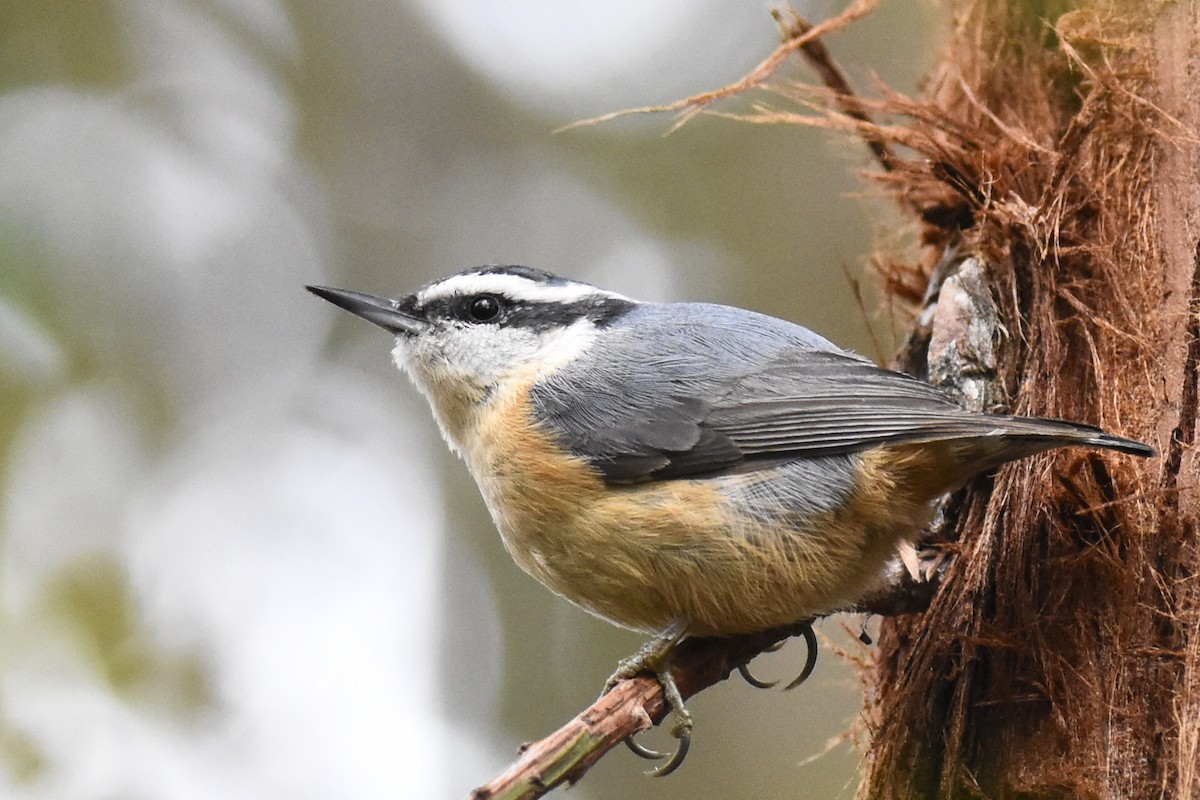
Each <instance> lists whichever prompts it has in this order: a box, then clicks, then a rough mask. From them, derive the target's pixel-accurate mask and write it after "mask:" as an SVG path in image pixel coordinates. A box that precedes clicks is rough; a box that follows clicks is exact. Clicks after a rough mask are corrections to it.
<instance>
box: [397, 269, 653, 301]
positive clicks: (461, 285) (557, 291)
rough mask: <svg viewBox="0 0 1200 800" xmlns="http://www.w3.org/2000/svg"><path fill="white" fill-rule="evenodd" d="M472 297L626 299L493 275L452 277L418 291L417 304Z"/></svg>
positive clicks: (582, 287) (580, 286) (598, 291)
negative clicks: (448, 298) (457, 297)
mask: <svg viewBox="0 0 1200 800" xmlns="http://www.w3.org/2000/svg"><path fill="white" fill-rule="evenodd" d="M473 294H499V295H504V296H505V297H511V298H512V299H513V300H516V301H518V302H527V303H574V302H578V301H580V300H584V299H586V298H589V297H610V298H613V299H617V300H628V299H629V298H627V297H625V296H624V295H620V294H617V293H616V292H610V291H607V290H605V289H597V288H596V287H595V286H588V285H587V284H585V283H573V282H571V281H567V282H566V283H561V284H546V283H537V282H536V281H531V280H530V279H528V278H524V277H521V276H520V275H507V274H505V273H503V272H492V273H487V274H480V273H468V274H465V275H451V276H450V277H449V278H446V279H445V280H442V281H438V282H437V283H435V284H433V285H432V286H428V287H426V288H425V289H422V290H421V291H420V292H418V293H417V304H418V305H424V304H426V303H428V302H429V301H431V300H437V299H441V298H444V297H451V296H454V295H473Z"/></svg>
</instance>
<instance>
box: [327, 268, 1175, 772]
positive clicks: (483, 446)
mask: <svg viewBox="0 0 1200 800" xmlns="http://www.w3.org/2000/svg"><path fill="white" fill-rule="evenodd" d="M306 288H307V289H308V290H309V291H311V292H312V293H313V294H315V295H317V296H318V297H320V298H323V299H324V300H327V301H329V302H331V303H333V304H334V305H336V306H338V307H340V308H342V309H344V310H346V311H349V312H350V313H352V314H354V315H356V316H358V317H361V318H362V319H364V320H366V321H368V322H371V323H374V324H375V325H377V326H379V327H381V328H383V329H384V330H386V331H387V332H388V333H390V334H392V335H393V336H394V342H395V344H394V348H393V350H392V357H393V360H394V362H395V364H396V366H397V367H398V368H399V369H400V370H401V371H403V372H404V373H406V374H407V375H408V376H409V378H411V380H412V382H413V383H414V384H415V386H416V388H417V389H418V390H419V391H420V392H421V393H422V394H424V396H425V397H426V399H427V400H428V402H429V406H430V407H431V409H432V411H433V416H434V417H435V419H436V421H437V425H438V427H439V428H440V430H441V433H442V435H443V437H444V438H445V440H446V442H447V444H448V445H449V447H450V449H451V450H453V451H454V452H455V453H457V454H458V455H459V456H461V458H462V459H463V461H465V463H466V465H467V468H468V469H469V470H470V472H471V474H472V476H473V477H474V479H475V481H476V483H477V485H478V487H479V490H480V492H481V494H482V496H483V499H484V501H485V503H486V504H487V507H488V510H489V511H490V513H491V517H492V519H493V521H494V523H495V526H496V528H497V529H498V530H499V533H500V536H501V537H502V539H503V541H504V544H505V546H506V549H507V550H508V552H509V553H510V554H511V556H512V558H513V559H514V561H515V562H516V563H517V565H518V566H520V568H521V569H523V570H524V571H525V572H527V573H528V574H530V575H531V576H533V577H534V578H535V579H537V580H538V581H539V582H541V583H542V584H543V585H544V586H546V587H547V588H548V589H550V590H551V591H552V592H554V593H556V594H558V595H560V596H561V597H563V598H566V599H567V600H569V601H571V602H572V603H574V604H576V605H578V606H580V607H582V608H583V609H585V610H587V611H589V612H591V613H592V614H594V615H596V616H598V617H601V618H603V619H606V620H608V621H610V622H612V623H614V624H616V625H619V626H622V627H625V628H630V629H633V630H637V631H642V632H645V633H651V634H654V636H653V638H651V639H650V640H649V641H648V642H647V644H646V646H645V647H643V648H642V650H640V651H638V653H637V654H635V655H634V656H633V657H631V658H630V659H626V660H625V661H623V662H621V665H620V666H619V667H618V670H617V673H615V674H614V676H613V677H612V678H611V679H610V682H609V684H608V686H611V685H613V683H614V682H615V681H616V680H618V679H620V678H622V677H630V676H632V675H633V674H636V673H637V672H640V671H643V670H649V671H652V672H653V673H654V674H655V675H656V676H657V677H658V680H659V681H660V683H661V684H662V686H663V690H664V696H665V697H666V698H667V701H668V703H669V705H670V707H671V708H672V711H673V714H674V717H675V726H674V730H673V733H674V734H675V736H676V738H677V739H678V740H679V748H678V750H677V753H676V756H678V758H679V759H680V760H681V758H682V756H681V755H680V753H686V749H687V745H688V742H689V741H690V736H691V730H692V719H691V715H690V714H689V713H688V711H687V709H686V708H685V707H684V704H683V700H682V698H681V696H680V695H679V692H678V689H677V687H675V685H674V680H673V678H672V676H671V672H670V669H669V663H670V655H671V653H672V652H673V650H674V648H675V647H676V646H677V645H678V644H679V642H680V641H682V640H683V639H684V638H686V637H693V636H694V637H725V636H733V635H738V634H747V633H756V632H761V631H767V630H772V629H776V628H780V627H782V626H787V625H794V624H796V623H797V622H800V621H804V620H808V619H812V618H814V617H817V616H821V615H825V614H828V613H831V612H833V611H835V610H838V609H841V608H845V607H847V606H849V605H852V604H853V603H854V602H855V601H856V600H858V599H860V598H862V597H863V596H864V595H865V594H867V593H868V592H869V591H870V590H871V589H872V588H874V587H876V586H877V585H878V584H879V582H880V580H881V575H882V574H883V573H884V571H885V568H886V566H887V565H888V563H889V562H891V561H892V560H893V559H894V558H895V557H896V554H897V552H898V549H899V548H901V547H903V546H904V545H905V544H906V543H912V542H914V541H916V540H917V539H918V537H919V535H920V533H921V532H922V530H923V529H924V528H925V526H926V525H927V523H928V521H929V519H930V517H931V514H932V509H933V504H934V502H935V501H936V500H937V499H938V498H939V497H941V496H943V495H945V494H946V493H948V492H950V491H953V490H955V489H957V488H959V487H961V486H962V485H963V484H965V483H966V482H967V481H968V480H969V479H971V478H972V477H974V476H976V475H979V474H981V473H985V472H988V471H990V470H993V469H995V468H997V467H999V466H1000V465H1002V464H1004V463H1006V462H1009V461H1014V460H1017V459H1021V458H1025V457H1027V456H1031V455H1034V454H1037V453H1040V452H1043V451H1046V450H1050V449H1054V448H1059V447H1066V446H1084V447H1091V448H1101V449H1107V450H1113V451H1117V452H1120V453H1128V454H1132V455H1136V456H1142V457H1148V456H1152V455H1154V454H1155V450H1154V448H1152V447H1150V446H1149V445H1146V444H1143V443H1142V442H1139V441H1135V440H1133V439H1128V438H1124V437H1120V436H1116V435H1113V434H1110V433H1107V432H1105V431H1103V430H1101V429H1100V428H1097V427H1094V426H1092V425H1087V424H1082V423H1078V422H1068V421H1062V420H1053V419H1041V418H1030V417H1017V416H1009V415H1004V414H990V413H979V412H974V411H968V410H965V409H963V408H961V407H960V406H959V405H958V404H957V403H956V402H955V401H954V400H952V399H951V398H950V397H949V396H947V395H946V394H945V393H943V392H942V391H940V390H939V389H937V388H935V387H933V386H932V385H930V384H928V383H925V382H923V381H921V380H918V379H916V378H914V377H911V376H909V375H905V374H903V373H900V372H896V371H893V370H889V369H886V368H883V367H880V366H878V365H876V364H875V363H873V362H872V361H870V360H868V359H866V358H864V357H862V356H860V355H857V354H855V353H853V352H851V351H848V350H845V349H843V348H841V347H838V346H837V345H835V344H834V343H833V342H831V341H829V340H828V339H826V338H824V337H822V336H820V335H818V334H816V333H814V332H813V331H810V330H809V329H807V328H805V327H802V326H801V325H798V324H795V323H792V322H789V321H786V320H783V319H779V318H776V317H772V316H768V315H766V314H762V313H758V312H755V311H751V310H747V309H743V308H736V307H732V306H726V305H717V304H712V303H697V302H673V303H672V302H667V303H660V302H643V301H639V300H635V299H632V298H630V297H627V296H625V295H622V294H619V293H617V292H613V291H608V290H605V289H601V288H599V287H596V286H593V285H591V284H589V283H585V282H582V281H578V280H572V279H568V278H564V277H560V276H558V275H556V274H553V273H550V272H546V271H543V270H539V269H534V268H531V267H524V266H517V265H488V266H480V267H471V268H468V269H465V270H462V271H459V272H456V273H454V274H451V275H448V276H446V277H444V278H441V279H439V280H435V281H433V282H432V283H429V284H427V285H426V286H424V287H423V288H421V289H419V290H418V291H416V292H415V293H413V294H409V295H406V296H402V297H399V298H398V299H389V298H384V297H379V296H376V295H371V294H365V293H362V292H356V291H350V290H346V289H335V288H330V287H323V286H308V287H306ZM636 751H637V750H636V749H635V752H636ZM654 755H660V754H654ZM674 761H675V760H674V759H673V763H671V764H670V765H669V766H670V769H674V767H675V766H678V764H677V763H674ZM667 771H669V769H665V768H664V769H663V770H660V772H659V774H665V773H666V772H667Z"/></svg>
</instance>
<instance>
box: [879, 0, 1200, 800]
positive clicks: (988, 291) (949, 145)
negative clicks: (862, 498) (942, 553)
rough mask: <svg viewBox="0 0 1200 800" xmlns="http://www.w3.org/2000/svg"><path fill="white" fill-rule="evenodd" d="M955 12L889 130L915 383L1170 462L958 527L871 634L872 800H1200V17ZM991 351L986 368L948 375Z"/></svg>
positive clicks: (958, 514) (954, 514)
mask: <svg viewBox="0 0 1200 800" xmlns="http://www.w3.org/2000/svg"><path fill="white" fill-rule="evenodd" d="M951 6H952V7H951V8H950V9H948V10H949V11H951V12H952V13H953V15H954V26H953V30H952V32H951V40H950V43H949V46H948V48H947V50H946V52H945V55H944V57H943V59H942V61H941V63H940V65H939V66H938V67H937V68H936V69H935V71H934V73H933V74H932V76H931V77H930V79H929V81H928V84H927V85H928V88H927V91H926V97H925V98H924V99H923V100H920V101H910V100H907V99H905V98H901V97H891V98H889V99H888V100H887V102H886V103H885V104H884V105H885V106H886V107H885V108H882V109H881V110H885V111H887V112H891V113H896V114H901V115H903V116H904V117H906V118H907V121H906V122H905V123H904V124H903V125H902V126H896V127H895V128H891V129H889V135H890V136H891V137H892V138H893V139H894V140H895V142H897V143H899V144H903V145H906V146H908V147H909V148H912V149H914V150H916V151H917V154H918V156H920V157H919V158H913V159H908V160H905V161H904V162H903V163H902V164H900V165H899V166H898V167H897V168H896V169H895V170H893V171H892V172H890V173H888V174H887V175H886V176H884V178H883V180H884V181H885V185H886V186H887V188H888V190H889V191H891V192H892V193H894V194H895V196H897V197H898V198H900V199H902V200H903V203H904V205H905V207H906V208H908V209H911V210H912V211H913V212H915V215H916V218H917V219H918V224H919V226H920V228H921V234H922V240H923V242H924V244H925V245H927V247H926V249H925V254H926V258H925V259H924V260H922V261H920V262H919V263H906V262H902V261H898V260H892V259H888V258H883V257H881V258H880V259H879V271H880V274H881V276H882V277H883V279H884V285H885V287H886V288H887V290H888V291H889V292H890V293H891V294H892V295H893V296H894V297H895V298H898V299H900V300H902V301H905V302H907V303H908V304H909V305H910V306H911V307H912V309H913V311H914V314H915V315H916V318H917V319H918V320H919V324H917V325H916V326H915V328H914V331H913V334H912V337H911V338H910V341H909V345H908V347H906V349H905V351H904V353H903V354H902V355H903V358H902V361H903V362H904V363H902V366H904V367H906V368H908V369H910V370H912V371H915V372H918V373H921V374H924V375H927V376H928V377H930V378H931V379H934V380H935V381H939V380H940V381H941V382H942V383H944V384H949V385H950V386H951V388H956V389H960V390H961V389H971V387H972V386H974V387H975V390H974V395H975V396H976V397H977V399H978V401H979V402H981V403H983V404H985V405H990V404H992V403H993V402H994V403H995V404H997V405H1000V406H1003V407H1005V408H1008V409H1011V410H1012V411H1013V412H1014V413H1019V414H1029V415H1036V416H1049V417H1062V418H1065V419H1072V420H1082V421H1089V422H1092V423H1095V424H1099V425H1101V426H1103V427H1105V428H1107V429H1109V430H1112V431H1114V432H1117V433H1120V434H1122V435H1126V436H1132V437H1134V438H1141V439H1143V440H1145V441H1148V442H1150V443H1152V444H1154V445H1155V446H1156V447H1158V448H1159V450H1160V452H1161V455H1160V457H1159V458H1157V459H1151V460H1148V461H1144V462H1139V461H1136V460H1134V459H1130V458H1128V457H1124V456H1112V455H1108V454H1105V455H1100V454H1097V453H1093V452H1086V451H1081V450H1068V451H1060V452H1057V453H1053V454H1047V455H1044V456H1040V457H1037V458H1032V459H1027V460H1025V461H1022V462H1019V463H1017V464H1014V465H1010V466H1008V467H1007V468H1005V469H1003V470H1002V471H1001V472H1000V473H999V474H998V475H996V476H995V477H994V478H991V479H987V480H981V481H979V482H977V484H976V485H974V486H972V487H970V488H969V489H968V490H967V491H966V492H965V493H963V494H962V495H961V496H959V497H957V498H955V499H954V500H953V501H952V504H951V506H950V507H949V508H948V509H947V514H948V517H947V518H948V520H949V522H948V523H947V524H946V525H944V526H943V528H942V530H941V531H940V538H942V539H943V542H944V547H946V549H947V550H948V551H950V552H952V553H953V562H952V563H951V565H950V566H949V568H948V569H947V571H946V573H945V576H944V580H943V585H942V588H941V591H940V592H939V593H938V594H937V595H936V596H935V598H934V601H933V603H932V605H931V606H930V608H929V610H928V611H927V612H925V613H923V614H919V615H911V616H906V617H899V618H895V619H891V620H886V621H885V622H884V623H883V629H882V633H881V636H880V649H879V654H878V660H877V664H876V666H875V668H874V671H873V672H872V673H871V674H869V675H868V676H867V681H866V682H867V684H868V698H867V706H868V708H867V718H868V720H869V722H868V725H869V728H870V745H869V752H868V760H867V767H866V775H865V779H864V782H863V784H862V786H861V787H860V791H859V796H860V797H861V798H892V797H930V798H932V797H938V798H958V797H988V798H1003V797H1089V798H1090V797H1105V798H1148V797H1200V766H1198V765H1200V583H1198V578H1197V566H1198V564H1200V547H1198V544H1197V522H1198V520H1200V493H1198V492H1197V477H1198V476H1200V451H1198V449H1197V443H1196V416H1197V377H1198V376H1197V373H1198V362H1200V244H1198V242H1200V146H1198V144H1197V142H1198V137H1200V134H1198V133H1197V132H1198V131H1200V88H1198V85H1197V82H1196V77H1197V75H1198V74H1200V4H1198V3H1197V2H1196V1H1195V0H1187V1H1185V2H1178V3H1167V2H1116V3H1113V2H1101V1H1100V0H1097V1H1096V2H1076V3H1067V2H1053V1H1052V0H1044V1H1043V2H1029V1H1028V0H1024V1H1018V0H966V1H960V2H957V3H953V4H951ZM967 256H969V257H970V258H969V259H966V257H967ZM939 263H940V264H941V269H940V270H935V269H934V267H935V265H936V264H939ZM962 264H967V265H969V270H968V271H967V274H964V275H963V276H962V280H960V276H959V273H960V272H961V265H962ZM935 272H938V273H939V274H937V275H935ZM947 276H950V277H952V278H953V279H954V281H958V282H959V283H962V284H963V285H968V286H977V285H982V286H983V287H984V288H985V291H984V292H983V293H982V297H983V298H984V302H983V306H985V307H986V308H985V309H984V310H982V311H979V310H977V309H978V304H974V305H973V304H972V303H966V304H965V305H964V304H963V303H961V302H957V301H954V300H952V299H950V296H951V295H961V294H962V292H963V289H962V286H960V285H955V286H953V287H947V288H945V290H943V289H944V287H945V284H943V283H942V281H943V280H944V279H945V278H946V277H947ZM931 282H932V285H933V288H932V290H930V289H929V288H928V287H929V286H930V284H931ZM971 296H972V297H974V298H976V299H978V297H979V296H980V295H979V293H978V292H974V293H973V294H971ZM922 305H926V306H928V308H927V309H926V310H925V312H924V313H921V307H922ZM972 325H974V326H975V334H974V338H973V339H972V337H971V336H968V335H967V333H966V331H967V330H968V329H969V328H970V327H971V326H972ZM980 326H983V329H984V330H985V332H987V333H986V335H984V336H983V337H982V338H983V339H984V341H990V343H991V345H992V347H993V352H992V353H991V362H990V363H981V362H980V361H979V359H974V360H972V359H970V358H966V359H964V358H962V354H961V353H960V352H959V351H960V350H962V349H963V348H961V347H960V346H959V345H960V343H964V342H968V341H977V340H978V339H979V338H980V337H979V335H978V330H979V328H980ZM947 364H949V365H950V368H948V369H947V368H946V365H947ZM956 365H957V367H961V369H960V368H956ZM968 381H972V382H974V383H973V384H968ZM981 382H982V385H984V386H986V387H987V390H986V391H984V392H982V393H981V392H979V391H978V386H979V385H980V384H981Z"/></svg>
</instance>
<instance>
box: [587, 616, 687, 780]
mask: <svg viewBox="0 0 1200 800" xmlns="http://www.w3.org/2000/svg"><path fill="white" fill-rule="evenodd" d="M686 635H687V620H684V619H677V620H675V621H674V622H672V623H671V624H670V625H668V626H667V627H666V628H664V629H663V631H662V632H661V633H659V634H658V635H657V636H655V637H654V638H653V639H651V640H650V641H648V642H646V643H645V644H644V645H642V646H641V648H639V649H638V651H637V652H636V653H634V654H633V655H632V656H630V657H629V658H626V659H624V660H622V661H621V663H620V664H618V665H617V671H616V672H614V673H613V674H612V675H611V676H610V677H609V679H608V682H607V683H606V684H605V685H604V692H605V693H606V694H607V693H608V691H609V690H610V689H612V688H613V686H615V685H616V684H617V682H618V681H622V680H625V679H626V678H632V677H633V676H634V675H638V674H641V673H643V672H651V673H653V674H654V677H655V678H657V679H658V683H659V685H660V686H662V689H663V697H664V698H665V700H666V702H667V705H668V706H670V707H671V713H672V715H673V716H674V718H675V724H674V725H673V726H672V727H671V735H672V736H674V737H675V738H676V739H677V740H678V741H679V745H678V747H677V748H676V749H675V752H674V753H673V754H672V755H671V757H670V758H669V759H668V760H667V762H666V763H664V764H662V765H661V766H659V767H658V768H657V769H655V770H654V771H653V772H651V773H650V774H651V775H654V776H656V777H661V776H663V775H670V774H671V773H672V772H674V771H675V770H676V769H677V768H678V767H679V765H680V764H682V763H683V759H684V758H685V757H686V756H687V752H688V747H689V746H690V745H691V741H692V715H691V714H689V713H688V710H687V708H686V707H685V706H684V705H683V695H682V694H680V693H679V687H678V686H676V685H675V676H674V675H672V674H671V653H672V652H674V650H675V647H676V645H678V644H679V643H680V642H681V641H683V638H684V637H685V636H686ZM625 744H627V745H628V746H629V749H630V750H632V751H633V752H634V753H635V754H637V755H639V756H641V757H642V758H647V759H651V760H658V759H661V758H666V754H665V753H659V752H658V751H656V750H651V749H649V748H647V747H643V746H642V745H640V744H638V743H637V742H635V741H634V740H633V737H630V738H628V739H626V740H625Z"/></svg>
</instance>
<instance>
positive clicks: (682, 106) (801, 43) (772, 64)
mask: <svg viewBox="0 0 1200 800" xmlns="http://www.w3.org/2000/svg"><path fill="white" fill-rule="evenodd" d="M878 4H879V1H878V0H854V2H853V3H851V4H850V5H849V6H848V7H847V8H846V10H845V11H843V12H842V13H841V14H838V15H837V16H836V17H832V18H831V19H827V20H825V21H824V22H822V23H821V24H820V25H812V26H808V27H807V28H805V29H804V30H801V29H800V28H799V27H798V26H795V25H791V26H784V31H783V33H784V40H783V43H782V44H781V45H779V47H777V48H775V50H774V52H772V53H771V55H769V56H767V57H766V58H765V59H764V60H763V61H762V62H761V63H760V64H759V65H758V66H757V67H755V68H754V69H752V70H751V71H750V72H749V73H747V74H746V75H745V76H744V77H743V78H741V79H740V80H737V81H734V82H733V83H731V84H729V85H727V86H723V87H721V88H720V89H714V90H712V91H709V92H701V93H700V94H695V95H692V96H691V97H685V98H684V99H682V100H676V101H675V102H673V103H666V104H664V105H660V106H643V107H641V108H626V109H622V110H620V111H613V112H610V113H608V114H602V115H600V116H598V117H592V118H591V119H584V120H579V121H578V122H572V123H571V124H570V125H565V126H563V127H562V128H560V129H559V130H569V129H571V128H577V127H580V126H583V125H596V124H599V123H601V122H608V121H609V120H614V119H618V118H619V117H626V116H629V115H631V114H653V113H660V112H678V114H679V117H678V119H676V121H675V124H674V125H672V126H671V131H675V130H678V129H679V128H680V127H681V126H683V125H685V124H686V123H687V122H688V121H689V120H690V119H692V118H693V117H695V116H696V115H697V114H699V113H700V112H702V111H703V110H704V109H705V108H707V107H708V106H710V105H712V104H713V103H715V102H716V101H718V100H723V99H724V98H726V97H733V96H734V95H737V94H741V93H742V92H745V91H748V90H750V89H756V88H758V87H760V86H762V85H763V84H764V83H766V82H767V80H769V79H770V78H771V76H772V75H774V74H775V73H776V72H778V71H779V68H780V67H781V66H783V64H784V62H786V61H787V59H788V57H789V56H790V55H791V54H792V53H795V52H796V51H798V50H801V51H802V50H803V49H804V48H805V46H806V45H808V44H811V43H812V42H815V41H816V40H817V39H819V38H821V37H822V36H824V35H825V34H827V33H832V32H833V31H835V30H838V29H840V28H844V27H845V26H847V25H849V24H850V23H852V22H854V21H855V20H858V19H861V18H862V17H865V16H867V15H868V14H870V13H871V12H872V11H874V10H875V7H876V6H877V5H878ZM792 16H793V18H794V19H797V20H798V19H800V17H799V16H797V15H795V12H792ZM776 19H779V17H778V16H777V17H776ZM781 24H782V23H781ZM805 25H807V23H805ZM826 58H828V53H826ZM810 60H811V58H810ZM830 63H832V62H830ZM834 69H835V70H836V67H835V68H834ZM839 74H840V73H839ZM823 77H824V76H823ZM843 81H844V77H843ZM831 88H834V89H835V91H837V89H836V87H831ZM846 88H847V89H849V84H846Z"/></svg>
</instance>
